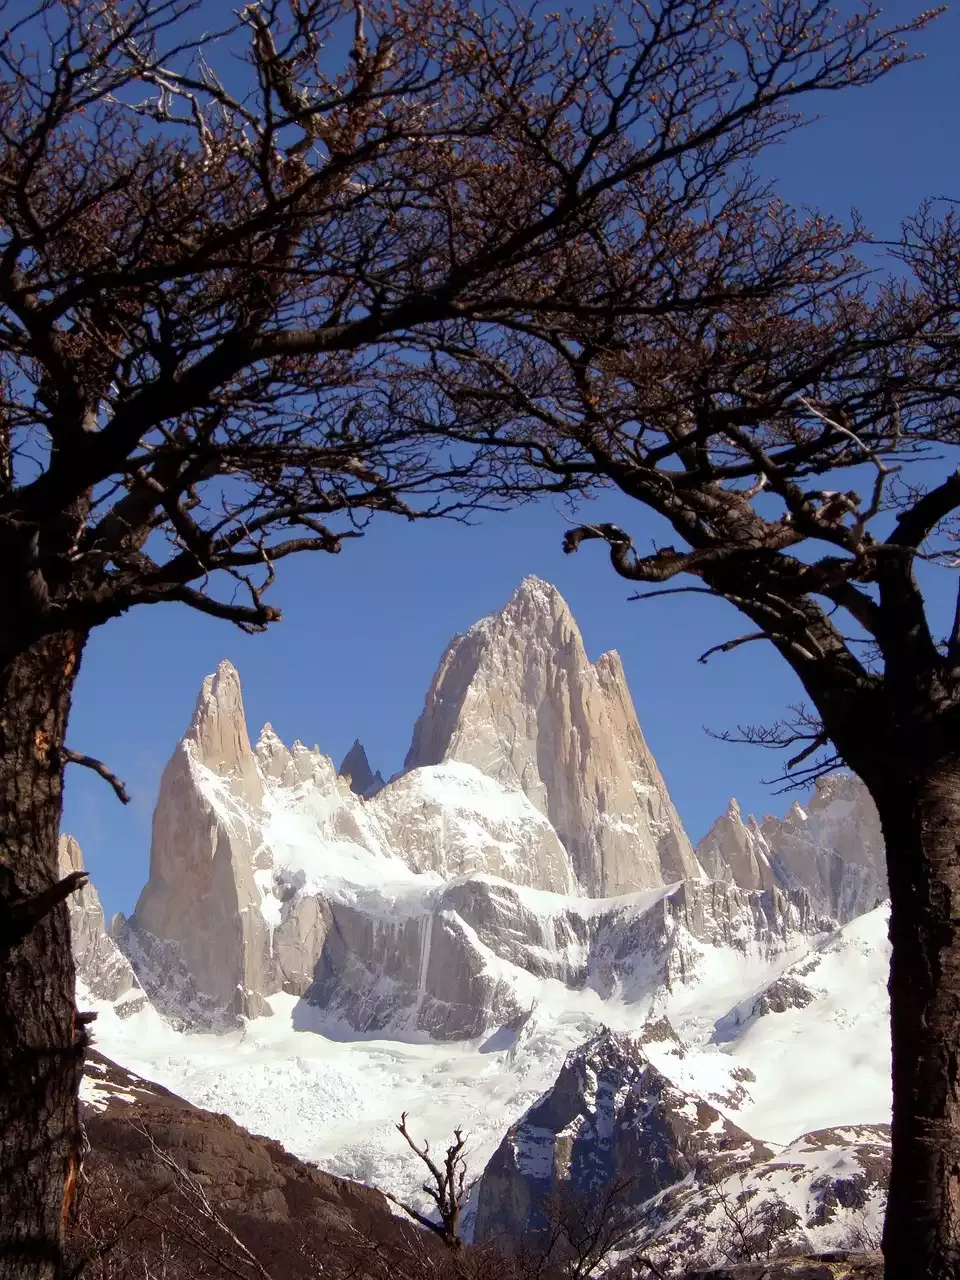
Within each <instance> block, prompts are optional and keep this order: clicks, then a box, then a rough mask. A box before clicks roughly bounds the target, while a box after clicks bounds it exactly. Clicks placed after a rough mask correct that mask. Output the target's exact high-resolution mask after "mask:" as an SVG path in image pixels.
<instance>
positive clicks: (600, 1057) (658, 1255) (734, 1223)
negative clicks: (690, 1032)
mask: <svg viewBox="0 0 960 1280" xmlns="http://www.w3.org/2000/svg"><path fill="white" fill-rule="evenodd" d="M648 1044H651V1045H652V1046H653V1048H652V1051H651V1052H648V1050H647V1047H646V1046H647V1045H648ZM679 1053H682V1046H681V1042H680V1040H679V1038H678V1037H677V1036H676V1034H675V1033H674V1032H673V1030H672V1028H671V1027H670V1026H669V1023H667V1022H665V1021H661V1022H660V1023H659V1024H655V1025H654V1026H651V1027H649V1028H647V1029H646V1030H645V1031H644V1033H643V1034H641V1035H639V1036H630V1035H624V1034H619V1035H618V1034H615V1033H613V1032H610V1031H608V1030H605V1031H603V1032H601V1033H600V1034H599V1035H597V1036H595V1037H594V1038H593V1039H592V1040H589V1041H588V1042H587V1043H585V1044H583V1045H581V1046H580V1047H579V1048H577V1049H575V1050H573V1051H571V1052H570V1053H569V1054H568V1055H567V1059H566V1061H565V1062H564V1064H563V1067H562V1068H561V1070H560V1072H559V1074H558V1076H557V1079H556V1082H555V1083H554V1084H553V1086H552V1087H551V1088H550V1089H549V1090H548V1091H547V1092H546V1093H545V1094H544V1096H543V1097H542V1098H540V1099H539V1100H538V1102H537V1103H536V1104H535V1105H534V1106H533V1107H531V1108H530V1110H529V1111H527V1112H526V1114H525V1115H524V1116H523V1117H521V1119H520V1120H519V1121H517V1122H516V1123H515V1124H513V1125H511V1127H510V1129H509V1130H508V1131H507V1134H506V1135H505V1137H504V1139H503V1141H502V1142H501V1144H500V1146H499V1147H498V1148H497V1150H496V1152H495V1153H494V1155H493V1158H492V1159H491V1160H490V1161H489V1163H488V1164H487V1166H486V1169H485V1171H484V1174H483V1178H482V1179H481V1182H480V1188H479V1194H478V1207H477V1217H476V1224H475V1233H474V1238H475V1239H477V1240H478V1241H489V1242H493V1241H507V1242H514V1244H515V1245H516V1244H517V1243H522V1247H523V1248H529V1242H530V1239H531V1235H534V1236H536V1235H540V1236H541V1237H542V1238H544V1240H547V1239H551V1238H552V1237H554V1236H555V1234H556V1231H557V1224H558V1222H559V1223H560V1224H561V1225H564V1224H565V1223H566V1221H567V1220H569V1219H570V1218H572V1219H573V1225H574V1227H575V1231H576V1232H577V1233H578V1234H579V1235H580V1236H581V1238H582V1237H586V1238H590V1237H591V1236H592V1234H593V1233H594V1232H595V1231H597V1230H598V1229H599V1230H605V1231H607V1232H608V1233H610V1234H612V1235H613V1236H614V1237H616V1235H617V1234H618V1233H619V1234H621V1235H624V1237H625V1238H624V1244H625V1245H627V1244H628V1245H629V1246H630V1247H633V1248H639V1249H640V1250H641V1251H642V1252H643V1254H644V1255H645V1256H647V1257H652V1258H654V1259H655V1261H657V1262H658V1263H659V1264H660V1265H661V1266H666V1265H672V1266H683V1267H684V1269H686V1268H689V1267H692V1266H694V1265H696V1264H699V1265H708V1264H710V1263H719V1262H725V1261H726V1262H740V1261H749V1260H750V1259H751V1258H754V1257H758V1256H764V1255H765V1254H766V1252H767V1251H773V1250H774V1249H776V1250H777V1251H778V1252H779V1251H789V1252H793V1251H797V1252H799V1251H801V1250H811V1251H822V1250H826V1249H831V1248H837V1247H842V1246H844V1245H846V1246H847V1247H849V1246H851V1245H860V1247H863V1245H864V1244H866V1243H869V1244H873V1243H874V1242H875V1241H876V1240H877V1239H878V1236H879V1228H880V1223H881V1222H882V1209H883V1202H884V1188H885V1185H886V1180H887V1178H888V1176H889V1166H890V1131H889V1126H886V1125H852V1126H847V1127H845V1128H843V1129H836V1130H831V1129H823V1130H819V1131H817V1132H814V1133H807V1134H803V1135H802V1136H801V1137H799V1138H797V1139H795V1140H794V1141H793V1142H792V1143H790V1144H789V1145H788V1146H786V1147H784V1148H783V1149H782V1150H779V1151H777V1152H776V1153H775V1152H774V1151H772V1150H771V1149H770V1147H768V1146H765V1145H764V1144H763V1143H761V1142H758V1141H757V1140H756V1139H755V1138H752V1137H751V1136H750V1134H748V1133H747V1132H746V1131H745V1130H744V1129H742V1128H740V1127H739V1126H738V1125H736V1124H734V1123H733V1122H731V1120H730V1119H729V1118H727V1117H726V1116H724V1115H723V1114H722V1112H720V1111H718V1110H717V1109H716V1107H714V1106H713V1105H711V1103H710V1102H708V1101H707V1100H706V1099H705V1098H704V1097H703V1096H702V1095H697V1094H694V1093H691V1092H687V1091H685V1090H684V1089H681V1088H679V1087H678V1086H677V1085H676V1084H674V1083H673V1082H672V1081H671V1080H670V1079H669V1078H668V1076H667V1075H666V1074H664V1070H661V1069H658V1067H656V1066H654V1065H653V1061H652V1058H653V1057H657V1058H658V1059H659V1061H660V1062H661V1063H663V1064H664V1067H665V1069H666V1064H665V1063H664V1058H665V1057H669V1056H670V1055H671V1054H673V1055H676V1054H679ZM743 1078H744V1079H749V1073H748V1072H746V1073H743ZM727 1105H728V1107H729V1105H730V1104H729V1101H728V1103H727ZM731 1228H732V1230H731ZM574 1243H576V1241H574Z"/></svg>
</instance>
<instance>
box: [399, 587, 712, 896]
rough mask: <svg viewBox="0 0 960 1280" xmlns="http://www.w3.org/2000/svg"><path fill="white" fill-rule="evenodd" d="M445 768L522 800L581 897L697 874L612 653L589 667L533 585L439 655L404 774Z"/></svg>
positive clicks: (549, 599)
mask: <svg viewBox="0 0 960 1280" xmlns="http://www.w3.org/2000/svg"><path fill="white" fill-rule="evenodd" d="M448 760H456V761H459V762H461V763H463V764H472V765H473V766H474V767H475V768H477V769H479V770H480V772H481V773H485V774H486V775H487V776H488V777H492V778H494V779H495V780H496V781H498V782H500V783H502V784H504V785H506V786H507V787H510V788H512V789H519V790H521V791H523V792H524V793H525V794H526V796H527V798H528V799H529V800H531V801H532V803H533V804H534V805H535V806H536V807H537V808H538V809H539V810H540V812H541V813H542V814H543V815H544V816H545V817H546V818H548V819H549V821H550V822H551V824H552V825H553V827H554V829H555V831H556V833H557V835H558V836H559V837H560V841H561V843H562V844H563V845H564V847H565V848H566V850H567V853H568V855H569V857H570V860H571V864H572V868H573V871H574V874H575V876H576V878H577V879H578V880H579V882H580V883H581V885H583V887H584V889H585V890H586V892H587V893H588V894H591V895H599V896H608V895H612V894H615V893H625V892H632V891H633V890H635V889H646V888H654V887H656V886H659V885H662V884H664V883H670V882H672V881H673V880H678V879H682V878H683V877H684V876H687V875H693V876H697V875H699V874H700V869H699V866H698V865H697V863H696V860H695V858H694V856H693V850H692V849H691V847H690V843H689V841H688V840H687V837H686V835H685V833H684V831H683V828H682V826H681V823H680V819H679V817H678V816H677V813H676V810H675V809H674V808H673V805H672V803H671V802H670V798H669V796H668V795H667V791H666V787H665V785H664V782H663V779H662V777H661V776H660V773H659V770H658V769H657V766H656V763H655V762H654V760H653V757H652V756H651V754H650V752H649V751H648V749H647V746H646V743H645V742H644V740H643V735H642V733H641V732H640V726H639V724H638V723H637V717H636V711H635V710H634V707H633V702H632V700H631V698H630V692H629V689H628V688H627V683H626V677H625V675H624V672H623V665H622V663H621V662H620V659H619V657H618V655H617V654H616V653H615V652H613V651H612V650H611V651H610V652H609V653H607V654H605V655H603V657H602V658H600V659H598V661H597V663H596V665H594V664H592V663H591V662H590V660H589V658H588V657H587V653H586V649H585V648H584V644H583V637H582V636H581V634H580V631H579V629H578V627H577V624H576V622H575V620H574V618H573V615H572V614H571V612H570V609H569V607H568V605H567V603H566V601H565V600H564V598H563V596H562V595H561V594H560V592H559V591H558V590H557V589H556V587H554V586H552V585H551V584H550V583H547V582H544V581H543V580H542V579H540V578H537V577H534V576H530V577H527V578H524V580H523V581H522V582H521V584H520V586H519V587H518V588H517V590H516V592H515V593H514V595H513V597H512V598H511V600H510V601H509V603H508V604H507V605H506V606H505V607H504V608H503V609H501V610H500V611H499V612H498V613H494V614H491V615H490V616H489V617H487V618H484V619H482V620H481V621H480V622H478V623H477V624H476V625H475V626H473V627H471V628H470V630H469V631H467V632H466V634H464V635H460V636H457V637H456V638H455V639H454V640H453V641H452V642H451V644H450V645H449V646H448V648H447V651H446V653H445V654H444V655H443V658H442V659H441V661H440V666H439V668H438V670H437V673H436V675H435V676H434V679H433V683H432V684H431V686H430V690H429V692H428V694H427V698H426V702H425V705H424V709H423V712H422V714H421V716H420V718H419V720H418V721H417V724H416V727H415V729H414V733H413V741H412V743H411V746H410V750H409V752H408V753H407V758H406V762H405V767H406V769H408V770H410V769H415V768H419V767H422V766H428V765H438V764H441V763H443V762H445V761H448Z"/></svg>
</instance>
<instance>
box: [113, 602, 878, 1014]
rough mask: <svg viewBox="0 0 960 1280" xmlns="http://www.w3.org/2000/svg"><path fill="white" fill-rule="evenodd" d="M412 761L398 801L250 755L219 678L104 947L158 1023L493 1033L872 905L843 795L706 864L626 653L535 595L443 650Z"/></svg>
mask: <svg viewBox="0 0 960 1280" xmlns="http://www.w3.org/2000/svg"><path fill="white" fill-rule="evenodd" d="M407 765H408V768H407V771H406V772H405V773H404V774H402V775H400V776H399V777H396V778H393V779H391V781H390V782H389V783H387V784H383V782H382V778H381V777H380V775H379V774H374V773H373V771H372V769H371V768H370V765H369V762H368V760H367V757H366V753H365V752H364V750H363V748H362V746H361V745H360V744H359V743H355V744H354V746H353V748H352V749H351V751H350V752H349V753H348V755H347V757H346V758H345V760H344V761H343V763H342V764H341V766H340V769H339V770H337V769H336V768H335V767H334V764H333V762H332V761H331V760H330V759H329V757H327V756H325V755H323V754H322V752H320V750H319V748H317V747H314V748H312V749H311V748H307V747H306V746H304V745H303V744H302V743H294V744H293V745H292V747H287V746H286V745H285V744H284V743H283V742H281V740H280V739H279V737H278V736H277V735H276V734H275V733H274V732H273V730H272V728H271V727H270V726H269V725H266V726H265V727H264V729H263V731H262V733H261V735H260V738H259V740H258V741H257V743H256V745H255V746H252V745H251V742H250V738H249V735H248V732H247V726H246V719H245V715H244V708H243V700H242V695H241V689H240V680H239V676H238V674H237V672H236V671H235V669H234V668H233V667H232V666H231V665H230V664H229V663H227V662H224V663H221V664H220V666H219V668H218V669H217V671H216V673H215V674H213V675H211V676H209V677H207V679H206V680H205V681H204V684H203V688H202V690H201V693H200V696H199V698H198V701H197V705H196V709H195V712H194V715H193V719H192V721H191V723H190V725H189V727H188V729H187V732H186V734H185V736H184V738H183V740H182V741H181V742H180V743H179V744H178V746H177V748H176V750H175V751H174V754H173V756H172V758H171V760H170V762H169V764H168V765H167V767H166V769H165V771H164V774H163V778H162V781H161V786H160V795H159V798H158V801H157V807H156V811H155V813H154V820H153V833H152V845H151V858H150V879H149V881H148V883H147V885H146V887H145V888H144V890H143V893H142V894H141V897H140V900H139V902H138V904H137V908H136V911H135V913H134V915H133V917H132V919H131V920H129V921H126V920H123V919H120V920H118V921H117V922H116V924H115V926H114V929H113V936H114V938H115V939H116V941H117V942H118V943H119V945H120V946H121V947H122V949H123V950H124V952H125V954H126V955H127V956H129V958H130V961H131V963H132V965H133V967H134V969H135V971H136V973H137V974H138V975H139V978H140V981H141V982H142V984H143V986H144V987H145V989H146V990H147V991H148V993H149V994H150V998H151V1000H152V1001H153V1003H154V1004H155V1006H156V1007H157V1009H158V1010H159V1011H160V1012H162V1013H164V1014H165V1015H167V1016H171V1017H175V1018H176V1019H178V1020H180V1021H184V1022H186V1023H188V1024H193V1025H206V1026H211V1025H220V1024H221V1023H222V1021H223V1019H224V1018H226V1019H227V1020H229V1019H230V1018H233V1017H236V1016H238V1015H241V1016H245V1017H255V1016H258V1015H260V1014H264V1013H267V1012H269V1004H268V1001H269V997H270V996H271V995H273V994H276V993H278V992H280V991H284V992H287V993H289V994H292V995H295V996H298V997H302V998H304V999H307V1000H309V1001H310V1002H312V1003H314V1004H317V1005H319V1006H321V1007H323V1008H325V1009H328V1010H330V1011H331V1012H335V1013H336V1014H337V1015H338V1016H341V1017H343V1018H345V1019H346V1020H347V1021H348V1022H349V1023H350V1025H352V1026H353V1027H355V1028H357V1029H358V1030H362V1031H384V1030H386V1029H388V1028H390V1027H393V1028H394V1029H395V1030H403V1031H404V1032H405V1033H406V1032H410V1031H421V1032H424V1031H425V1032H428V1033H429V1034H430V1035H433V1036H439V1037H445V1038H456V1037H465V1036H474V1035H480V1034H481V1033H482V1032H484V1031H486V1030H489V1029H491V1028H493V1027H496V1026H501V1025H514V1024H515V1023H516V1021H517V1019H519V1018H521V1017H522V1016H523V1015H524V1011H525V1010H526V1009H528V1008H529V1005H530V1001H531V999H533V998H534V996H533V995H532V994H531V990H532V989H531V986H530V980H531V978H543V977H549V978H553V979H555V980H557V981H559V982H561V983H562V984H564V986H566V987H569V988H571V989H576V988H582V987H588V988H590V989H593V990H595V991H596V992H597V993H598V994H600V995H601V996H602V997H603V998H607V997H608V996H609V995H610V994H611V993H613V992H624V991H626V992H628V993H629V994H630V998H632V999H640V998H644V999H645V998H647V997H649V996H650V994H651V991H652V990H653V989H654V987H655V986H656V984H657V983H661V984H667V985H668V986H669V985H677V984H678V983H679V984H683V983H690V982H695V981H698V980H699V979H698V977H697V975H698V973H699V972H700V969H701V968H702V965H703V956H704V954H706V953H705V952H704V948H707V949H708V950H709V949H710V948H713V949H716V948H726V949H728V950H729V949H733V950H734V951H736V952H739V953H740V954H742V955H747V954H748V953H749V954H750V955H754V956H761V955H764V956H766V957H767V958H769V956H770V955H773V954H776V953H779V952H783V951H785V950H786V949H788V948H789V947H790V945H792V944H791V939H792V938H795V937H796V936H798V935H803V934H807V935H810V934H815V933H817V932H822V931H823V930H824V929H825V928H826V927H827V925H826V923H825V922H824V920H823V916H824V915H849V914H850V913H854V912H856V910H858V909H863V904H865V903H867V902H868V900H869V905H870V906H872V905H873V901H874V900H875V898H876V896H877V891H878V890H879V889H881V888H882V884H881V882H880V880H879V879H878V875H879V872H878V866H879V864H880V859H881V858H882V847H881V846H880V845H879V843H878V842H879V829H878V827H877V826H876V823H875V815H873V817H871V811H870V808H869V805H868V802H866V801H865V799H864V794H863V791H862V788H859V784H856V783H854V782H853V781H852V780H849V779H829V780H827V782H826V783H825V784H823V785H822V786H821V788H820V789H819V790H818V792H817V794H816V795H815V796H814V798H813V800H812V802H811V803H810V805H809V806H808V807H807V809H806V810H800V809H799V808H796V809H795V810H794V811H792V812H791V814H790V815H788V817H787V819H784V820H783V821H782V822H779V823H778V821H777V820H775V819H765V820H764V822H763V823H762V824H758V823H756V822H755V821H754V820H753V819H750V820H749V821H748V822H747V823H744V822H743V820H742V818H741V816H740V813H739V810H738V809H737V808H736V807H735V806H734V807H732V808H731V810H730V812H729V813H728V814H727V815H726V817H725V818H723V819H721V820H720V821H719V822H718V823H717V824H716V825H715V827H714V829H713V830H712V831H711V833H710V835H709V836H708V837H707V838H706V839H705V840H704V841H703V842H702V844H701V847H700V861H698V860H697V858H695V857H694V855H693V852H692V850H691V849H690V845H689V842H688V841H687V838H686V836H685V834H684V832H683V828H682V826H681V824H680V821H679V818H678V817H677V814H676V811H675V810H674V808H673V805H672V803H671V801H670V798H669V796H668V794H667V792H666V788H665V786H664V783H663V779H662V777H661V776H660V774H659V772H658V771H657V767H656V764H655V762H654V761H653V759H652V757H651V756H650V753H649V751H648V749H647V747H646V744H645V742H644V740H643V736H642V734H641V732H640V728H639V725H638V724H637V719H636V714H635V712H634V709H633V705H632V702H631V700H630V695H629V692H628V690H627V688H626V683H625V680H624V675H623V668H622V666H621V664H620V661H619V659H618V658H617V657H616V655H615V654H612V653H610V654H605V655H603V656H602V657H601V658H600V659H598V661H597V662H596V663H594V664H591V663H590V662H589V661H588V659H587V656H586V654H585V652H584V648H583V643H582V640H581V637H580V634H579V632H578V631H577V628H576V625H575V623H574V621H573V619H572V617H571V615H570V612H569V610H568V608H567V606H566V605H565V603H564V602H563V600H562V599H561V597H560V596H559V594H558V593H557V592H556V591H555V590H554V588H552V587H549V586H547V584H545V583H542V582H540V581H539V580H537V579H533V578H531V579H527V580H526V581H525V582H524V583H523V584H522V586H521V587H520V589H519V590H518V592H517V593H516V595H515V596H514V598H513V600H512V601H511V602H510V603H509V604H508V605H507V606H506V608H505V609H504V610H502V611H501V613H499V614H497V615H495V616H493V617H491V618H486V619H484V620H483V621H481V622H480V623H478V624H477V625H476V626H475V627H473V628H471V630H470V631H469V632H467V634H466V635H464V636H461V637H458V638H457V639H456V640H455V641H454V642H453V644H452V645H451V646H450V648H449V649H448V651H447V653H446V655H445V656H444V659H443V662H442V663H441V666H440V669H439V671H438V673H437V676H436V678H435V679H434V681H433V684H432V686H431V690H430V693H429V694H428V697H427V701H426V705H425V708H424V711H423V714H422V715H421V717H420V720H419V721H418V723H417V727H416V730H415V732H414V738H413V745H412V747H411V750H410V754H409V757H408V761H407ZM871 823H873V825H871ZM861 828H862V831H863V834H862V836H861V835H860V834H859V831H860V829H861ZM701 863H702V864H703V867H702V866H701ZM704 867H705V868H706V872H705V871H704V869H703V868H704ZM678 882H679V883H678ZM808 889H810V890H812V896H813V901H812V902H811V897H810V894H808V892H807V890H808Z"/></svg>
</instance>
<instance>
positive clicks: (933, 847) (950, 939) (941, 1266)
mask: <svg viewBox="0 0 960 1280" xmlns="http://www.w3.org/2000/svg"><path fill="white" fill-rule="evenodd" d="M918 773H920V771H919V770H918V769H917V767H916V764H915V763H914V764H913V766H912V768H911V770H910V776H909V778H908V779H907V780H906V781H905V782H901V781H900V780H892V781H891V780H889V779H888V781H887V784H886V786H885V787H877V788H875V787H873V786H871V788H870V789H871V791H872V792H873V794H874V799H875V800H876V801H877V807H878V809H879V811H880V818H881V822H882V825H883V833H884V839H885V841H886V846H887V863H888V870H889V878H890V896H891V902H892V910H891V917H890V941H891V944H892V959H891V965H890V983H889V989H890V1003H891V1030H892V1048H893V1164H892V1171H891V1179H890V1192H889V1200H888V1206H887V1217H886V1224H885V1228H884V1236H883V1253H884V1259H885V1264H886V1267H885V1280H917V1277H920V1276H923V1277H924V1278H925V1280H958V1277H960V754H958V755H955V756H953V757H950V758H946V759H943V758H941V759H940V760H939V761H938V762H937V764H936V765H935V766H933V767H931V768H930V769H929V770H927V771H924V772H923V773H921V774H920V776H918Z"/></svg>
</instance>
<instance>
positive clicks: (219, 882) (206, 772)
mask: <svg viewBox="0 0 960 1280" xmlns="http://www.w3.org/2000/svg"><path fill="white" fill-rule="evenodd" d="M263 794H264V790H263V779H262V775H261V772H260V769H259V768H258V766H257V761H256V758H255V756H254V754H253V751H252V749H251V746H250V740H249V738H248V736H247V726H246V718H245V716H244V712H243V701H242V698H241V693H240V680H239V677H238V675H237V672H236V670H235V669H234V667H233V666H232V665H231V664H230V663H229V662H221V663H220V665H219V667H218V668H217V670H216V673H215V674H214V675H212V676H207V678H206V680H205V681H204V683H203V688H202V690H201V692H200V696H199V698H198V699H197V705H196V710H195V711H194V715H193V720H192V721H191V723H190V727H189V729H188V730H187V733H186V736H185V737H184V738H183V740H182V741H181V742H180V744H179V745H178V747H177V749H176V750H175V751H174V753H173V756H172V757H171V759H170V762H169V763H168V764H167V767H166V768H165V769H164V771H163V776H162V778H161V780H160V794H159V797H158V799H157V806H156V809H155V810H154V814H153V833H152V839H151V844H150V878H149V880H148V881H147V884H146V886H145V888H144V890H143V892H142V893H141V895H140V898H139V901H138V902H137V906H136V911H135V912H134V915H133V919H132V922H131V923H132V925H133V927H134V928H135V929H136V930H138V931H145V932H146V933H148V934H151V935H153V936H154V937H156V938H162V939H164V940H166V941H169V942H174V943H176V944H177V946H178V948H179V950H180V953H181V955H182V959H183V964H184V966H185V967H186V969H187V971H188V972H189V974H191V975H192V977H193V979H194V980H195V982H196V984H197V986H198V988H199V990H200V991H201V992H204V993H205V994H206V995H208V996H209V997H210V998H211V999H212V1000H213V1001H214V1002H215V1003H216V1004H217V1005H218V1006H221V1007H223V1008H232V1009H233V1010H234V1011H235V1012H236V1013H238V1014H244V1015H247V1016H256V1015H258V1014H262V1013H265V1012H268V1007H267V1006H266V1005H265V1003H264V1001H263V1000H262V998H261V996H260V993H262V992H263V991H265V990H270V989H271V988H272V987H273V986H274V982H273V980H272V976H271V975H270V973H269V972H268V971H265V967H266V966H265V957H268V956H269V929H268V926H267V923H266V921H265V920H264V918H263V916H262V915H261V913H260V910H259V905H260V898H261V894H260V891H259V889H258V887H257V884H256V881H255V879H254V872H255V870H256V860H257V857H258V854H259V848H258V846H259V839H258V832H257V828H256V820H255V811H256V809H257V807H258V806H259V805H260V803H261V801H262V800H263ZM269 856H270V855H269V853H265V854H263V855H262V856H261V860H262V861H267V862H268V861H269Z"/></svg>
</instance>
